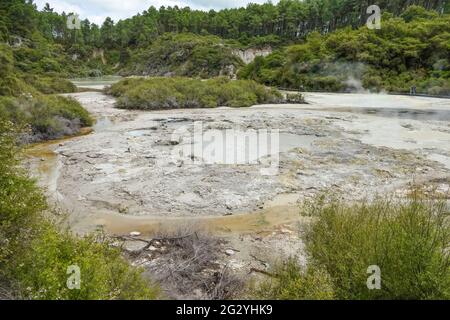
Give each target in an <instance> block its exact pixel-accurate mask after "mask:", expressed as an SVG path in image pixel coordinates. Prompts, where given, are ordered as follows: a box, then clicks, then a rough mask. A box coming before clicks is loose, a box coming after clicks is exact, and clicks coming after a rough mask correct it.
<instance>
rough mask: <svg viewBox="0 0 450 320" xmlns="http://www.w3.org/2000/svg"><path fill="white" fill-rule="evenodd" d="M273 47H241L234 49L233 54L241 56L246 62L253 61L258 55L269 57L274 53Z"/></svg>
mask: <svg viewBox="0 0 450 320" xmlns="http://www.w3.org/2000/svg"><path fill="white" fill-rule="evenodd" d="M272 51H273V50H272V48H271V47H269V46H268V47H264V48H259V49H257V48H250V49H246V50H241V49H235V50H233V54H234V55H236V56H238V57H239V58H241V60H242V61H244V63H245V64H249V63H252V62H253V60H255V58H256V57H267V56H268V55H269V54H271V53H272Z"/></svg>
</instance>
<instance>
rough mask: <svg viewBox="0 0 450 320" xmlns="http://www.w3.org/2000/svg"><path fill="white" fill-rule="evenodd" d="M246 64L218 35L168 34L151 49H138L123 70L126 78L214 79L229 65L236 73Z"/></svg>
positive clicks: (151, 45) (154, 43)
mask: <svg viewBox="0 0 450 320" xmlns="http://www.w3.org/2000/svg"><path fill="white" fill-rule="evenodd" d="M241 65H243V62H242V61H241V60H240V58H238V57H237V56H235V55H234V54H233V52H232V48H231V47H230V46H228V45H226V44H225V43H224V41H223V40H222V39H220V38H219V37H216V36H210V35H208V36H206V35H205V36H200V35H195V34H191V33H180V34H175V33H166V34H163V35H162V36H161V37H159V38H158V39H156V41H154V42H152V43H151V44H150V45H149V46H147V47H145V48H142V49H140V50H136V51H134V52H133V53H132V56H131V57H130V58H129V62H128V63H127V64H126V65H125V66H124V67H123V68H122V70H121V74H122V75H145V76H164V75H167V74H171V75H176V76H187V77H201V78H205V79H206V78H210V77H217V76H219V75H221V72H223V71H224V70H225V68H227V67H229V66H233V67H234V69H235V70H237V69H238V67H240V66H241Z"/></svg>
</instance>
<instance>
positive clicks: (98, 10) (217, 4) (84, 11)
mask: <svg viewBox="0 0 450 320" xmlns="http://www.w3.org/2000/svg"><path fill="white" fill-rule="evenodd" d="M267 1H268V0H183V1H175V0H35V1H34V2H35V3H36V4H37V6H38V8H39V9H42V8H43V7H44V6H45V3H46V2H48V3H50V7H52V8H53V9H55V11H57V12H59V13H61V12H63V11H65V12H66V13H69V12H74V13H78V14H79V15H80V18H81V19H85V18H88V19H89V21H91V22H95V23H97V24H101V23H103V21H104V20H105V18H106V17H111V18H113V20H114V21H117V20H119V19H124V18H129V17H131V16H133V15H135V14H137V13H139V12H142V11H144V10H146V9H148V8H149V7H150V6H152V5H153V6H155V7H156V8H159V7H161V6H166V7H168V6H175V5H178V6H179V7H186V6H189V7H191V8H193V9H201V10H210V9H223V8H237V7H242V6H246V5H247V4H248V3H250V2H252V3H264V2H267ZM272 2H273V3H276V2H278V1H277V0H272Z"/></svg>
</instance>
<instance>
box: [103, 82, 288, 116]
mask: <svg viewBox="0 0 450 320" xmlns="http://www.w3.org/2000/svg"><path fill="white" fill-rule="evenodd" d="M107 92H108V93H109V94H111V95H114V96H116V97H118V102H117V106H118V107H119V108H124V109H144V110H152V109H178V108H213V107H219V106H228V107H249V106H252V105H255V104H261V103H275V102H280V101H282V96H281V94H280V93H279V92H278V91H276V90H274V89H268V88H266V87H264V86H262V85H259V84H257V83H256V82H254V81H246V80H241V81H232V80H229V79H227V78H225V77H221V78H214V79H210V80H197V79H189V78H148V79H136V78H135V79H125V80H122V81H120V82H118V83H117V84H114V85H113V86H112V87H111V88H110V89H108V91H107Z"/></svg>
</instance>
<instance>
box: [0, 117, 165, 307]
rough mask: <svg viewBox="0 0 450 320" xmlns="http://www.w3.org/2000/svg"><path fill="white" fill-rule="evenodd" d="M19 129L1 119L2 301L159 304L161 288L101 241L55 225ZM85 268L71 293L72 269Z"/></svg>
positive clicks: (0, 212)
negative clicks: (26, 161)
mask: <svg viewBox="0 0 450 320" xmlns="http://www.w3.org/2000/svg"><path fill="white" fill-rule="evenodd" d="M16 128H17V126H16V125H14V124H13V123H12V122H10V121H5V120H4V119H3V118H0V297H15V298H23V299H58V300H61V299H82V300H85V299H93V300H98V299H153V298H156V297H157V294H158V288H157V287H156V286H154V285H152V284H149V283H148V282H147V281H145V280H144V279H143V277H142V276H141V270H140V269H137V268H134V267H131V266H130V265H129V264H128V263H127V262H126V260H125V259H124V258H122V257H121V255H120V251H119V250H118V249H115V248H112V247H111V246H110V244H109V243H108V242H107V241H105V240H104V239H102V238H101V237H92V236H90V237H85V238H77V237H75V236H73V235H72V234H70V233H69V232H67V231H60V230H61V229H60V227H59V225H57V224H55V223H54V222H50V220H49V216H50V213H51V212H49V211H48V210H47V209H48V206H47V203H46V200H45V197H44V195H43V193H42V191H41V190H40V189H39V188H38V187H37V186H36V184H35V182H34V181H33V180H31V179H30V178H29V177H28V176H27V174H26V173H25V171H24V169H23V168H22V166H21V164H20V161H19V160H20V159H19V157H18V155H19V154H20V150H19V147H18V144H17V136H18V134H19V132H18V131H17V129H16ZM72 265H76V266H78V267H79V268H80V276H81V278H80V279H81V285H80V290H77V289H75V290H70V289H69V287H68V286H67V281H68V279H69V277H70V275H71V274H67V270H68V267H70V266H72Z"/></svg>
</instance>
